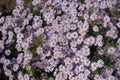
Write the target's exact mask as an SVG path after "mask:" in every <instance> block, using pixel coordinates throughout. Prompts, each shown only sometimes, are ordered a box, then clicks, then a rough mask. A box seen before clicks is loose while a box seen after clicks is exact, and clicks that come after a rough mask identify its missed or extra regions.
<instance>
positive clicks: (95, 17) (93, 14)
mask: <svg viewBox="0 0 120 80" xmlns="http://www.w3.org/2000/svg"><path fill="white" fill-rule="evenodd" d="M90 19H91V20H92V21H94V20H96V19H97V15H96V13H92V14H91V16H90Z"/></svg>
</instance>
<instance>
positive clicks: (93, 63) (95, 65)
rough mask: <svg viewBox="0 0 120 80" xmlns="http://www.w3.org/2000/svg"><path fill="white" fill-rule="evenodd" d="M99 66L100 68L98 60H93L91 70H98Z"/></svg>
mask: <svg viewBox="0 0 120 80" xmlns="http://www.w3.org/2000/svg"><path fill="white" fill-rule="evenodd" d="M97 68H98V64H97V63H96V62H92V63H91V70H92V71H95V70H97Z"/></svg>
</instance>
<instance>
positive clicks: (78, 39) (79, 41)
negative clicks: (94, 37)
mask: <svg viewBox="0 0 120 80" xmlns="http://www.w3.org/2000/svg"><path fill="white" fill-rule="evenodd" d="M83 39H84V38H83V36H78V38H77V43H78V44H81V43H82V42H83Z"/></svg>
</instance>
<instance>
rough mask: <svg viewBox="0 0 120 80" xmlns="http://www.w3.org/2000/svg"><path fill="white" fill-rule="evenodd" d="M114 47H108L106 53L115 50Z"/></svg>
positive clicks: (111, 52)
mask: <svg viewBox="0 0 120 80" xmlns="http://www.w3.org/2000/svg"><path fill="white" fill-rule="evenodd" d="M115 50H116V49H115V48H114V47H109V48H108V50H107V53H108V54H113V53H114V52H115Z"/></svg>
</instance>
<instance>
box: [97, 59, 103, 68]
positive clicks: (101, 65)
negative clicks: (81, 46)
mask: <svg viewBox="0 0 120 80" xmlns="http://www.w3.org/2000/svg"><path fill="white" fill-rule="evenodd" d="M97 64H98V67H100V68H101V67H103V66H104V61H103V60H98V61H97Z"/></svg>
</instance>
